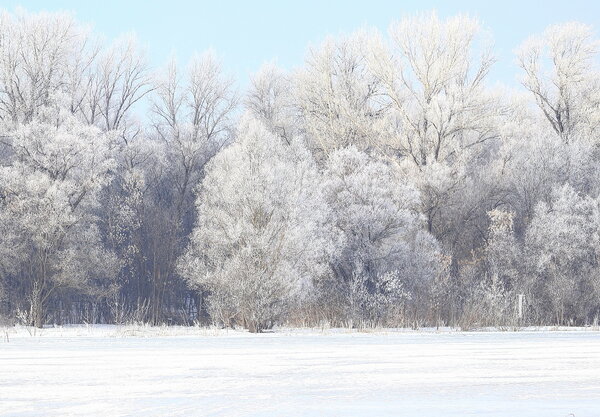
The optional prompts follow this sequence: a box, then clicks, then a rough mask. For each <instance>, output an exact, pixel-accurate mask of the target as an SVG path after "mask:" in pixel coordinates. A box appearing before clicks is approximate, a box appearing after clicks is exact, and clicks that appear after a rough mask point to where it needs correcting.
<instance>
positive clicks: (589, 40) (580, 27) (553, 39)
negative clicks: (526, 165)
mask: <svg viewBox="0 0 600 417" xmlns="http://www.w3.org/2000/svg"><path fill="white" fill-rule="evenodd" d="M598 45H599V44H598V41H597V40H596V39H594V36H593V31H592V28H591V27H589V26H587V25H584V24H581V23H577V22H571V23H566V24H560V25H553V26H550V27H548V28H547V29H546V31H545V32H544V33H543V34H542V35H541V36H534V37H531V38H529V39H528V40H527V41H526V42H525V43H524V44H523V45H521V47H520V49H519V51H518V58H519V65H520V66H521V68H522V69H523V70H524V72H525V74H524V76H523V85H524V86H525V87H526V88H527V89H528V90H529V91H530V92H531V93H532V94H533V97H534V99H535V103H536V104H537V106H538V107H539V109H540V110H541V111H542V113H543V115H544V116H545V118H546V119H547V121H548V122H549V123H550V125H551V126H552V129H553V130H554V131H555V132H556V134H558V135H559V136H560V137H561V139H562V140H564V141H565V142H569V141H570V140H572V139H575V138H578V137H581V136H582V135H594V134H595V132H596V131H597V127H598V124H599V123H600V114H599V112H598V110H597V108H598V103H599V102H600V84H599V83H600V78H599V77H598V72H597V70H595V69H594V58H595V57H596V55H597V53H598Z"/></svg>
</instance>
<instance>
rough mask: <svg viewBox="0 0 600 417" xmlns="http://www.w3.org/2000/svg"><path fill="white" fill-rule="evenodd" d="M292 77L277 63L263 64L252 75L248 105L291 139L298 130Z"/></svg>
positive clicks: (286, 137)
mask: <svg viewBox="0 0 600 417" xmlns="http://www.w3.org/2000/svg"><path fill="white" fill-rule="evenodd" d="M292 86H293V85H292V80H291V77H290V76H289V75H287V74H286V73H285V72H283V71H282V70H281V69H280V68H278V67H277V66H276V65H275V64H273V63H268V64H265V65H263V66H262V67H261V68H260V70H259V71H258V72H257V73H256V74H255V75H254V76H253V77H252V80H251V86H250V89H249V91H248V93H247V94H246V100H245V102H244V104H245V107H246V108H247V109H248V111H250V112H251V114H252V115H253V116H254V117H255V118H256V119H257V120H260V121H261V122H262V123H263V124H264V125H265V126H266V127H268V128H269V129H270V130H271V131H273V132H274V133H276V134H278V135H279V136H281V137H282V138H284V139H285V140H286V141H287V142H288V143H289V142H290V141H291V139H292V138H293V137H295V136H296V135H297V134H298V128H299V123H298V122H297V115H296V113H297V110H296V107H295V105H294V97H293V91H292Z"/></svg>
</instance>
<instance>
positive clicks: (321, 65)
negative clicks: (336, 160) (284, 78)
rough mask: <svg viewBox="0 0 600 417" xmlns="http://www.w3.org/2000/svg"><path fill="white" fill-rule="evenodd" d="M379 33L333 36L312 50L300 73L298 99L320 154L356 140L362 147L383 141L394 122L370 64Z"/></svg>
mask: <svg viewBox="0 0 600 417" xmlns="http://www.w3.org/2000/svg"><path fill="white" fill-rule="evenodd" d="M377 40H378V37H377V36H376V35H375V34H372V33H367V32H364V33H363V32H359V33H356V34H354V35H352V36H349V37H345V38H340V39H333V38H329V39H327V40H326V41H325V42H323V44H322V45H321V46H320V47H319V48H317V49H314V50H311V51H310V53H309V55H308V57H307V59H306V65H305V67H304V68H303V69H302V70H300V72H299V73H298V74H297V75H296V80H295V82H296V89H295V92H296V100H297V105H298V108H299V112H300V114H301V118H302V124H303V127H304V129H305V130H306V132H307V134H308V138H309V143H310V145H311V147H312V148H313V149H314V150H315V151H317V153H318V154H325V155H326V154H328V153H330V152H332V151H334V150H336V149H341V148H344V147H346V146H349V145H353V146H355V147H356V148H358V149H361V150H368V149H373V148H377V147H379V146H380V145H381V143H382V142H384V139H385V136H386V135H387V131H389V129H390V124H389V122H388V121H387V120H386V110H387V108H388V100H387V99H386V97H385V96H384V94H383V93H384V92H383V86H382V83H381V81H380V80H379V79H378V78H377V77H376V75H375V74H374V73H373V72H372V71H371V69H370V68H369V65H368V55H369V50H370V49H371V44H372V43H374V42H376V41H377Z"/></svg>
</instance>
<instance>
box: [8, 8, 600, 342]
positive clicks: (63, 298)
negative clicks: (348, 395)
mask: <svg viewBox="0 0 600 417" xmlns="http://www.w3.org/2000/svg"><path fill="white" fill-rule="evenodd" d="M597 51H598V42H597V41H596V39H595V38H594V37H593V32H592V29H591V28H589V27H587V26H585V25H582V24H579V23H567V24H563V25H558V26H552V27H549V28H548V29H547V30H546V31H545V32H544V33H542V34H541V35H538V36H535V37H532V38H531V39H528V40H527V41H525V42H524V43H523V45H522V46H521V47H520V48H519V49H518V51H517V63H518V65H519V66H520V68H521V77H522V85H523V87H524V88H522V89H521V90H514V91H513V90H510V89H508V88H499V87H497V86H494V85H493V83H492V80H489V79H488V71H489V69H490V67H491V66H492V65H493V62H494V58H493V54H492V50H491V49H490V47H489V41H488V39H487V37H486V36H485V32H484V31H483V30H482V29H481V25H480V24H479V22H478V21H477V20H475V19H472V18H469V17H465V16H458V17H454V18H450V19H447V20H442V19H439V18H438V17H437V16H436V15H435V14H426V15H419V16H416V17H410V18H405V19H402V20H400V21H399V22H397V23H395V24H393V25H392V26H391V27H390V29H389V33H388V34H387V35H383V34H380V33H377V32H376V31H361V32H357V33H355V34H352V35H349V36H345V37H338V38H329V39H327V40H325V41H324V42H323V43H322V44H321V45H320V46H318V47H315V48H313V49H311V50H310V51H309V53H308V55H307V58H306V61H305V64H304V65H303V66H302V67H301V68H297V69H295V70H293V71H291V72H286V71H284V70H282V69H279V68H278V67H277V66H275V65H273V64H266V65H265V66H264V67H263V68H262V69H261V70H260V71H259V72H258V73H257V74H255V75H254V76H252V78H251V83H250V86H249V88H248V90H247V91H245V92H243V93H239V92H236V91H235V88H234V83H233V81H232V80H230V79H229V78H228V77H227V76H225V75H224V72H223V71H222V69H221V67H220V64H219V63H218V61H217V59H216V58H215V57H214V56H213V55H211V54H205V55H199V56H197V57H196V58H194V59H193V60H192V61H191V63H190V64H189V66H188V67H187V68H186V69H185V70H181V69H180V68H178V67H177V65H176V63H175V61H172V62H170V63H169V64H168V65H166V66H165V67H164V68H162V69H158V70H154V69H151V68H150V67H149V65H148V64H147V62H146V60H145V57H144V53H143V51H142V50H141V49H140V48H139V47H138V46H137V45H136V42H135V40H134V39H132V38H123V39H118V40H116V41H115V42H113V43H112V44H109V45H105V44H103V43H102V42H100V41H99V39H98V38H97V37H95V36H94V35H93V34H92V33H90V32H88V31H86V30H85V28H84V27H83V26H81V25H80V24H78V23H77V22H76V21H75V20H74V19H73V18H72V17H71V16H69V15H65V14H35V15H32V14H27V13H23V12H20V13H17V14H9V13H6V12H5V13H2V14H1V15H0V314H2V315H3V316H4V317H6V318H8V319H9V320H19V321H22V322H24V323H28V324H32V325H35V326H42V325H44V324H45V323H78V322H107V323H121V322H126V321H142V322H150V323H183V324H189V323H194V322H200V323H209V322H214V323H217V324H219V325H224V326H235V325H242V326H245V327H247V328H249V329H250V330H252V331H261V330H264V329H267V328H270V327H272V326H273V325H276V324H286V323H287V324H293V325H317V324H321V323H324V322H327V323H330V324H332V325H348V326H365V325H382V326H422V325H460V326H463V327H473V326H486V325H496V326H517V325H521V324H573V323H576V324H588V323H592V322H594V321H597V320H598V317H599V316H600V258H599V255H600V195H599V194H600V170H599V168H600V166H599V163H600V152H599V150H600V146H599V145H600V137H599V134H600V132H599V126H600V106H599V105H600V76H599V74H600V72H598V70H597V69H596V57H597ZM520 300H521V301H522V303H520Z"/></svg>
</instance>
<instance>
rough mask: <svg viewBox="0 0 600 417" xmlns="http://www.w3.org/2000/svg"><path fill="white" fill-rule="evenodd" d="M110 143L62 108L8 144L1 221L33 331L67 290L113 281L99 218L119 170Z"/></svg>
mask: <svg viewBox="0 0 600 417" xmlns="http://www.w3.org/2000/svg"><path fill="white" fill-rule="evenodd" d="M38 110H39V109H38ZM110 142H111V136H110V135H107V134H104V133H102V132H101V131H100V130H98V129H97V128H95V127H91V126H86V125H84V124H82V123H80V122H79V121H78V120H77V119H76V118H74V117H73V116H71V115H70V114H69V112H68V111H65V110H63V109H56V108H50V109H45V110H44V111H43V112H41V114H40V116H38V117H36V119H34V120H32V121H30V122H29V123H26V124H24V125H22V126H20V127H18V128H17V129H16V130H14V131H12V132H11V133H10V135H8V136H7V138H6V139H5V140H4V141H3V146H5V147H6V148H7V151H8V153H9V155H10V159H9V160H8V161H4V165H3V166H2V167H1V171H2V172H1V174H0V196H1V199H0V217H1V218H2V219H1V222H2V224H3V228H5V229H6V231H7V232H8V236H6V235H5V236H4V238H3V241H2V244H3V245H9V248H10V250H12V251H14V253H15V254H16V256H13V257H12V258H11V257H9V258H8V261H9V262H11V265H9V266H8V268H9V271H10V272H11V273H10V274H9V277H10V286H11V287H13V288H14V289H15V295H16V296H17V297H24V298H21V299H20V300H18V301H17V300H15V301H16V303H17V304H20V303H22V302H25V303H24V304H25V306H26V308H27V309H28V313H29V314H28V317H29V320H30V324H32V325H35V326H41V325H42V324H43V323H44V320H45V314H46V306H47V304H48V302H49V300H50V297H52V296H53V295H54V294H55V293H56V292H57V291H59V290H60V289H62V288H75V289H78V290H83V291H85V290H86V289H88V288H89V287H90V284H91V283H93V280H100V281H102V280H108V279H110V278H111V277H112V276H113V275H114V265H113V257H112V255H111V254H110V253H109V252H107V251H106V250H105V249H104V247H103V245H102V241H101V236H100V234H99V230H98V227H97V223H96V215H95V211H96V210H97V209H98V199H97V196H98V192H99V191H100V189H101V187H103V186H104V185H106V184H107V182H108V171H109V170H110V169H111V168H112V166H113V161H112V158H111V154H110ZM6 250H7V248H6V247H5V248H4V251H6ZM6 260H7V259H6V258H4V259H3V260H2V262H3V263H4V262H5V261H6ZM5 268H6V266H5Z"/></svg>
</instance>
